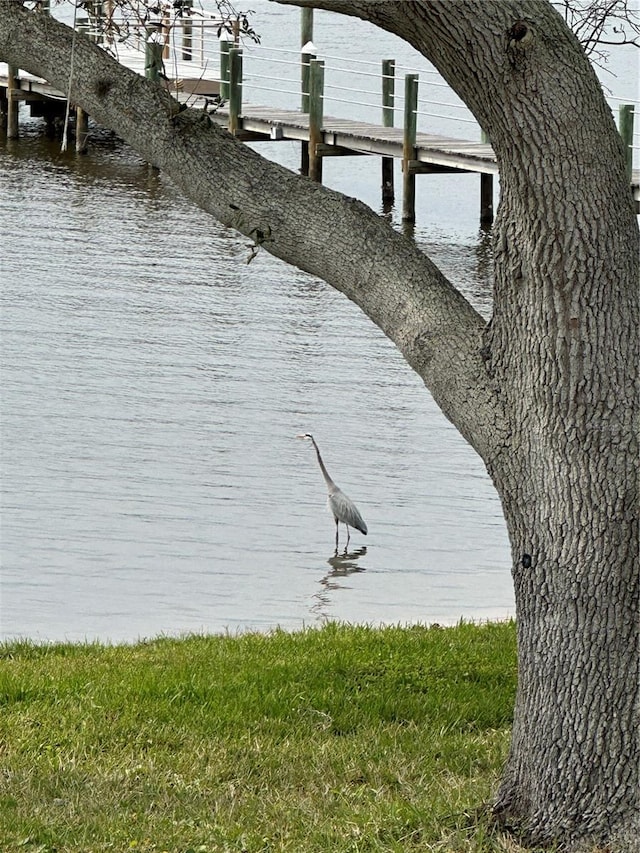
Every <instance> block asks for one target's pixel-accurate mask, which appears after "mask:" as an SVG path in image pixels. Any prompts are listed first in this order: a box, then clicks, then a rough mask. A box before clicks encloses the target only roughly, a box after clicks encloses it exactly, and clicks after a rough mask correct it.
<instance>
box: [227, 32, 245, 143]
mask: <svg viewBox="0 0 640 853" xmlns="http://www.w3.org/2000/svg"><path fill="white" fill-rule="evenodd" d="M241 115H242V48H240V47H230V48H229V132H230V133H233V134H234V135H235V134H237V133H238V130H239V129H240V116H241Z"/></svg>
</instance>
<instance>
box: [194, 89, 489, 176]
mask: <svg viewBox="0 0 640 853" xmlns="http://www.w3.org/2000/svg"><path fill="white" fill-rule="evenodd" d="M227 116H228V109H227V108H226V107H222V108H219V109H218V111H217V112H216V113H214V114H213V115H212V116H211V118H212V119H213V120H214V121H216V122H217V123H218V124H224V125H226V123H227ZM240 118H241V128H240V130H239V132H238V134H237V135H238V136H240V137H241V138H242V137H244V138H245V139H247V140H249V139H255V140H268V139H270V140H278V139H288V140H297V141H299V142H309V116H308V114H306V113H302V112H298V111H296V110H280V109H275V108H273V107H262V106H255V105H253V104H245V105H244V106H243V108H242V114H241V117H240ZM321 132H322V143H321V148H320V152H319V153H320V156H323V157H330V156H338V155H345V154H346V155H349V154H374V155H377V156H379V157H393V158H395V159H402V156H403V143H404V132H403V129H402V128H397V127H382V126H380V125H376V124H369V123H367V122H361V121H352V120H350V119H342V118H332V117H330V116H326V117H325V118H324V119H323V122H322V130H321ZM411 168H412V169H413V170H414V171H416V172H477V173H480V174H486V175H497V174H498V164H497V162H496V158H495V154H494V153H493V149H492V148H491V146H490V145H488V144H486V143H483V142H468V141H466V140H462V139H452V138H449V137H445V136H435V135H432V134H427V133H417V134H416V144H415V157H414V158H412V160H411Z"/></svg>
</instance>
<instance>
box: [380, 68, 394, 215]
mask: <svg viewBox="0 0 640 853" xmlns="http://www.w3.org/2000/svg"><path fill="white" fill-rule="evenodd" d="M395 73H396V62H395V59H383V60H382V126H383V127H393V123H394V112H395V111H394V106H395V103H394V102H395ZM394 201H395V192H394V187H393V157H383V158H382V204H383V205H391V204H393V202H394Z"/></svg>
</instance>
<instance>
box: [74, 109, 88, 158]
mask: <svg viewBox="0 0 640 853" xmlns="http://www.w3.org/2000/svg"><path fill="white" fill-rule="evenodd" d="M88 138H89V116H88V115H87V113H85V111H84V110H83V109H82V107H76V151H77V152H78V154H86V153H87V139H88Z"/></svg>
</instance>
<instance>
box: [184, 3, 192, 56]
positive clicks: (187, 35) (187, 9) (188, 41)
mask: <svg viewBox="0 0 640 853" xmlns="http://www.w3.org/2000/svg"><path fill="white" fill-rule="evenodd" d="M191 3H192V0H183V3H182V58H183V59H184V60H191V59H193V25H192V23H191Z"/></svg>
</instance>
